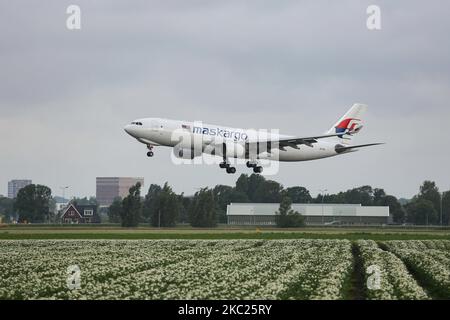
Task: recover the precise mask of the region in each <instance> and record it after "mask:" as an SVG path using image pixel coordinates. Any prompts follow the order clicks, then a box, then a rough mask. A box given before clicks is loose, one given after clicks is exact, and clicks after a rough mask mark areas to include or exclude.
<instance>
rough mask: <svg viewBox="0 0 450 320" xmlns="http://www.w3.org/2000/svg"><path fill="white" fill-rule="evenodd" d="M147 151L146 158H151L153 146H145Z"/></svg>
mask: <svg viewBox="0 0 450 320" xmlns="http://www.w3.org/2000/svg"><path fill="white" fill-rule="evenodd" d="M147 149H148V150H149V151H148V152H147V157H153V146H152V145H150V144H148V145H147Z"/></svg>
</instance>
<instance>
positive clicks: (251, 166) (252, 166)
mask: <svg viewBox="0 0 450 320" xmlns="http://www.w3.org/2000/svg"><path fill="white" fill-rule="evenodd" d="M246 165H247V168H254V167H256V166H257V165H256V163H252V162H250V161H247V163H246Z"/></svg>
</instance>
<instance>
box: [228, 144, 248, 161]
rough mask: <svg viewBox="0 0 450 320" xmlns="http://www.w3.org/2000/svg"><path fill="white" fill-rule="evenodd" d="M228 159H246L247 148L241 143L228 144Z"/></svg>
mask: <svg viewBox="0 0 450 320" xmlns="http://www.w3.org/2000/svg"><path fill="white" fill-rule="evenodd" d="M226 157H227V158H244V157H245V147H244V146H243V145H242V144H240V143H233V142H226Z"/></svg>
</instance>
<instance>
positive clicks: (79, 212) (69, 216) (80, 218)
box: [61, 204, 100, 224]
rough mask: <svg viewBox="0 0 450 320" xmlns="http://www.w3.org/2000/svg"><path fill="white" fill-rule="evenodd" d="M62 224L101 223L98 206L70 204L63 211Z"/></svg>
mask: <svg viewBox="0 0 450 320" xmlns="http://www.w3.org/2000/svg"><path fill="white" fill-rule="evenodd" d="M61 222H62V223H72V224H78V223H100V217H99V215H98V214H97V206H94V205H88V206H80V205H73V204H70V205H69V206H68V207H67V208H65V209H64V210H63V213H62V215H61Z"/></svg>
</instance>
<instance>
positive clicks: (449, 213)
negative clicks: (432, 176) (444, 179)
mask: <svg viewBox="0 0 450 320" xmlns="http://www.w3.org/2000/svg"><path fill="white" fill-rule="evenodd" d="M442 224H443V225H444V226H448V225H450V191H445V192H444V193H443V194H442Z"/></svg>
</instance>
